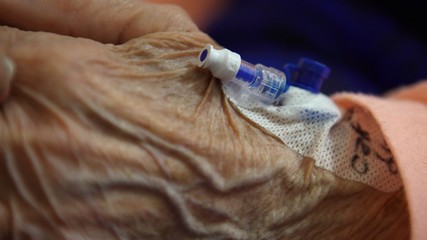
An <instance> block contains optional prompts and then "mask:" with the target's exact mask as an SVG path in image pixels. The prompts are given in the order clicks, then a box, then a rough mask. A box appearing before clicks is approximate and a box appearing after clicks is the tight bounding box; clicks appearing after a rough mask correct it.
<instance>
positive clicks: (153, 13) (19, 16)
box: [0, 0, 198, 44]
mask: <svg viewBox="0 0 427 240" xmlns="http://www.w3.org/2000/svg"><path fill="white" fill-rule="evenodd" d="M0 25H7V26H9V27H15V28H19V29H21V30H30V31H46V32H53V33H58V34H63V35H71V36H75V37H84V38H89V39H93V40H96V41H99V42H103V43H113V44H120V43H124V42H126V41H128V40H130V39H132V38H136V37H140V36H143V35H145V34H149V33H154V32H164V31H197V30H198V29H197V26H196V25H195V24H194V23H193V21H192V20H191V18H190V17H189V16H188V14H187V13H186V12H185V11H184V10H182V9H181V8H179V7H177V6H173V5H165V4H154V3H148V2H145V1H140V0H121V1H114V0H91V1H87V0H72V1H70V0H31V1H23V0H0Z"/></svg>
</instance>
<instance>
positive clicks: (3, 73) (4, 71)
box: [0, 53, 15, 102]
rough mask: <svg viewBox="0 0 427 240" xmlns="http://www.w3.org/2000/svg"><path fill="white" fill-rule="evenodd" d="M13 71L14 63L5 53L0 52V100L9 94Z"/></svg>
mask: <svg viewBox="0 0 427 240" xmlns="http://www.w3.org/2000/svg"><path fill="white" fill-rule="evenodd" d="M14 73H15V65H14V64H13V62H12V60H10V59H9V58H8V57H7V56H6V55H4V54H1V53H0V102H1V101H3V100H4V99H5V98H6V97H7V95H8V94H9V89H10V86H11V83H12V79H13V75H14Z"/></svg>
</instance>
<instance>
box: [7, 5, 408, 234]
mask: <svg viewBox="0 0 427 240" xmlns="http://www.w3.org/2000/svg"><path fill="white" fill-rule="evenodd" d="M180 14H181V13H180ZM6 20H7V21H6ZM6 20H5V19H3V21H4V22H7V23H8V24H9V25H12V24H11V22H12V20H13V19H12V20H10V19H6ZM17 25H18V26H19V27H20V28H23V29H30V28H33V29H35V28H41V27H40V26H32V27H25V26H24V27H23V26H21V25H20V24H17ZM128 25H129V24H128ZM181 26H183V25H181ZM136 29H138V28H136ZM162 29H163V30H165V28H162ZM43 30H45V31H47V30H46V29H43ZM0 31H1V34H0V45H1V48H2V49H3V51H5V53H7V54H8V55H9V56H11V58H12V59H14V61H15V62H16V67H17V71H16V75H15V78H14V82H13V86H12V90H11V92H10V95H9V97H8V98H7V99H6V100H5V101H4V102H3V103H2V105H1V108H0V109H1V115H0V151H1V152H0V239H11V238H13V239H373V238H376V239H405V238H408V234H409V233H408V232H409V230H408V229H409V225H408V224H409V223H408V213H407V207H406V201H405V199H404V194H403V190H401V191H398V192H396V193H382V192H379V191H376V190H374V189H372V188H370V187H368V186H365V185H363V184H359V183H355V182H352V181H347V180H343V179H340V178H338V177H336V176H335V175H334V174H332V173H330V172H327V171H325V170H322V169H319V168H317V167H315V166H314V162H313V160H311V159H308V158H304V157H302V156H299V155H298V154H296V153H295V152H294V151H292V150H291V149H289V148H288V147H286V146H285V145H284V144H283V143H282V142H280V141H279V140H278V139H277V138H275V137H273V136H272V135H270V134H269V133H267V132H265V131H264V130H263V129H262V128H261V127H259V126H257V125H255V124H253V123H252V122H250V121H249V120H248V119H246V118H244V117H243V116H242V115H240V114H239V112H237V111H236V109H235V108H234V107H233V106H232V105H231V104H230V103H229V102H228V101H227V100H226V98H225V97H224V95H223V94H222V92H221V89H220V83H219V82H218V81H217V80H216V79H214V78H212V76H211V75H210V73H209V72H207V71H204V70H201V69H199V68H198V67H197V66H196V60H197V58H196V57H197V54H198V52H199V51H200V49H201V48H202V47H203V46H204V44H206V43H212V40H211V39H210V38H209V37H207V36H206V35H204V34H203V33H200V32H198V31H197V29H194V28H193V27H192V26H191V24H190V23H189V25H187V26H186V27H184V28H180V27H176V31H172V30H170V29H167V31H166V30H165V31H160V30H159V31H157V30H155V31H151V32H147V33H141V34H140V36H137V35H138V34H136V33H135V32H132V31H130V32H129V33H128V34H127V35H126V34H125V35H126V36H127V37H123V36H124V35H123V34H122V35H121V36H122V37H121V38H117V36H113V37H111V38H110V37H108V36H107V37H105V36H100V37H99V36H93V35H91V34H87V33H85V32H84V31H77V32H78V33H77V34H76V35H79V36H83V37H86V38H72V37H68V36H63V35H59V34H52V33H46V32H24V31H21V30H17V29H13V28H9V27H1V29H0ZM52 31H55V32H58V33H61V34H65V33H64V32H61V31H60V30H52ZM65 32H66V31H65ZM137 32H138V31H137ZM89 38H91V39H89ZM100 42H111V43H114V44H111V43H110V44H104V43H100Z"/></svg>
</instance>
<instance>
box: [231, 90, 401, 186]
mask: <svg viewBox="0 0 427 240" xmlns="http://www.w3.org/2000/svg"><path fill="white" fill-rule="evenodd" d="M223 90H224V93H225V95H226V96H227V98H228V99H229V100H230V101H231V102H233V103H234V104H235V105H236V106H237V108H238V110H239V111H240V112H241V113H242V114H243V115H245V116H246V117H248V118H249V119H250V120H252V121H253V122H255V123H257V124H259V125H260V126H262V127H264V128H265V129H267V130H268V131H270V132H271V133H273V134H274V135H276V136H277V137H279V138H280V139H281V140H282V141H283V143H284V144H286V145H287V146H288V147H290V148H291V149H293V150H295V151H296V152H298V153H299V154H301V155H303V156H306V157H310V158H312V159H314V161H315V165H316V166H318V167H320V168H323V169H326V170H329V171H331V172H333V173H335V174H336V175H337V176H339V177H342V178H344V179H348V180H353V181H357V182H361V183H364V184H367V185H369V186H372V187H374V188H376V189H378V190H381V191H384V192H392V191H396V190H398V189H399V188H401V186H402V182H401V179H400V176H399V174H398V171H397V169H396V165H395V164H394V160H393V156H392V155H391V153H390V150H389V149H388V147H387V144H386V143H385V141H384V138H383V136H382V133H381V132H380V130H379V128H378V126H377V125H376V123H375V122H374V121H366V120H364V119H366V118H360V116H361V115H360V112H358V109H352V110H350V111H348V112H346V113H341V111H340V109H339V108H338V107H337V106H336V105H335V104H334V102H333V101H332V100H330V99H329V98H328V97H327V96H325V95H323V94H314V93H311V92H309V91H306V90H303V89H300V88H297V87H290V89H289V90H288V91H287V92H286V94H284V99H283V102H282V105H281V106H272V105H259V104H252V103H250V102H245V101H248V100H245V99H244V98H238V97H237V95H236V94H237V93H236V92H235V91H234V90H233V87H232V85H227V84H224V85H223Z"/></svg>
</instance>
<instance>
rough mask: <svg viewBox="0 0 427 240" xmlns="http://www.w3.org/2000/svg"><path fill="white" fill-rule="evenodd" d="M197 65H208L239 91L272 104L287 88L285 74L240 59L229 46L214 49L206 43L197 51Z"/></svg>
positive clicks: (256, 99)
mask: <svg viewBox="0 0 427 240" xmlns="http://www.w3.org/2000/svg"><path fill="white" fill-rule="evenodd" d="M198 65H199V67H202V68H207V69H209V70H210V71H211V73H212V75H213V76H215V77H217V78H219V79H220V80H222V81H223V82H224V83H230V82H231V83H234V84H235V85H238V86H239V87H240V90H241V91H242V92H241V94H243V95H245V96H247V97H249V98H252V99H253V100H255V101H259V102H262V103H264V104H268V105H270V104H273V103H275V102H276V101H278V100H280V97H281V96H282V94H283V93H285V92H286V91H287V90H288V88H289V84H290V83H289V81H288V79H287V77H286V75H285V74H284V73H283V72H281V71H279V70H277V69H274V68H269V67H266V66H264V65H261V64H256V65H253V64H251V63H248V62H246V61H243V60H242V59H241V57H240V55H239V54H237V53H235V52H232V51H230V50H228V49H222V50H217V49H215V48H214V47H213V46H212V45H210V44H208V45H206V46H205V47H204V48H203V50H202V51H201V52H200V54H199V64H198Z"/></svg>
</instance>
